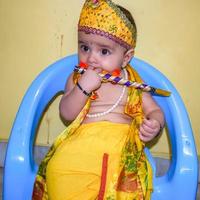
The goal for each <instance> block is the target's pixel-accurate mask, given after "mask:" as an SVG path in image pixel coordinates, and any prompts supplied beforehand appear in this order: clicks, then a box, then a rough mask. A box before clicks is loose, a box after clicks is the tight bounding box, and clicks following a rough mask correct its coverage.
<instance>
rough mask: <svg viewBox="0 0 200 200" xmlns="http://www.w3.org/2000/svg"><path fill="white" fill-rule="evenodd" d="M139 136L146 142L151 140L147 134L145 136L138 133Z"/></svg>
mask: <svg viewBox="0 0 200 200" xmlns="http://www.w3.org/2000/svg"><path fill="white" fill-rule="evenodd" d="M139 137H140V139H141V140H142V141H143V142H148V141H150V140H151V137H149V136H145V135H143V134H141V133H140V134H139Z"/></svg>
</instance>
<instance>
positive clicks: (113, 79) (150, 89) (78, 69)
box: [74, 66, 171, 97]
mask: <svg viewBox="0 0 200 200" xmlns="http://www.w3.org/2000/svg"><path fill="white" fill-rule="evenodd" d="M85 71H86V69H84V68H82V67H79V66H75V68H74V72H77V73H79V74H83V73H84V72H85ZM98 75H99V76H100V77H101V78H102V79H103V80H107V81H110V82H112V83H117V84H120V85H125V86H127V87H134V88H136V89H139V90H142V91H144V92H150V93H152V94H157V95H161V96H166V97H168V96H170V94H171V92H169V91H167V90H163V89H159V88H155V87H152V86H150V85H147V84H145V83H138V82H136V81H129V80H126V79H124V78H121V77H118V76H112V75H111V74H109V73H98Z"/></svg>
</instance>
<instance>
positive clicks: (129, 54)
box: [122, 48, 134, 67]
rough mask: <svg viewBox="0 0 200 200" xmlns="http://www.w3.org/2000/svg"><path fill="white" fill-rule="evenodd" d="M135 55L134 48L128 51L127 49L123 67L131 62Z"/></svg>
mask: <svg viewBox="0 0 200 200" xmlns="http://www.w3.org/2000/svg"><path fill="white" fill-rule="evenodd" d="M133 55H134V49H132V48H131V49H129V50H128V51H126V53H125V54H124V61H123V64H122V67H125V66H126V65H127V64H128V63H129V62H130V60H131V58H132V57H133Z"/></svg>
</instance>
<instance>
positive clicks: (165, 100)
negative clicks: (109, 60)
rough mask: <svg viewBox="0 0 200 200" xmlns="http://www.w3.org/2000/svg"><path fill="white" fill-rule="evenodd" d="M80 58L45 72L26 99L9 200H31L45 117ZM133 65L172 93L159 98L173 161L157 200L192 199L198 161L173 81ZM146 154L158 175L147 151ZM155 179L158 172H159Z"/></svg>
mask: <svg viewBox="0 0 200 200" xmlns="http://www.w3.org/2000/svg"><path fill="white" fill-rule="evenodd" d="M77 62H78V60H77V55H72V56H69V57H65V58H64V59H61V60H59V61H57V62H56V63H54V64H52V65H51V66H49V67H48V68H47V69H45V70H44V71H43V72H42V73H41V74H40V75H39V76H38V77H37V78H36V80H34V81H33V83H32V84H31V86H30V87H29V89H28V91H27V93H26V94H25V96H24V98H23V101H22V103H21V106H20V108H19V111H18V113H17V115H16V119H15V122H14V125H13V128H12V131H11V134H10V139H9V143H8V147H7V153H6V159H5V171H4V179H3V199H4V200H13V199H15V200H30V199H31V195H32V189H33V183H34V178H35V175H36V172H37V169H38V166H37V165H36V163H35V161H34V159H33V145H34V138H35V133H36V129H37V126H38V122H39V120H40V118H41V115H42V113H43V111H44V109H45V107H46V106H47V104H48V103H49V102H50V100H51V99H52V98H53V97H54V96H55V95H56V94H57V93H58V92H60V91H63V89H64V86H65V83H66V78H67V76H68V75H69V74H70V73H71V72H72V70H73V68H74V66H75V65H76V64H77ZM131 65H132V66H134V68H135V69H136V70H137V71H138V72H139V73H140V75H141V76H142V78H143V80H145V82H146V83H148V84H150V85H152V86H155V87H158V88H162V89H166V90H169V91H171V92H172V94H171V96H170V97H160V96H155V100H156V101H157V102H158V104H159V105H160V106H161V107H162V109H163V110H164V113H165V117H166V122H167V127H168V130H169V138H170V142H171V151H172V160H171V164H170V167H169V169H168V171H167V173H166V174H165V175H164V176H162V177H155V176H154V180H153V181H154V192H153V194H152V199H153V200H169V199H181V200H193V199H195V197H196V191H197V183H198V180H197V179H198V162H197V161H198V160H197V153H196V149H195V143H194V138H193V133H192V129H191V126H190V121H189V118H188V115H187V111H186V109H185V107H184V104H183V102H182V100H181V97H180V96H179V94H178V92H177V91H176V89H175V88H174V87H173V85H172V84H171V83H170V81H169V80H168V79H167V78H166V77H165V76H164V75H162V74H161V73H160V72H159V71H158V70H156V69H155V68H154V67H152V66H151V65H149V64H147V63H145V62H143V61H142V60H139V59H136V58H133V59H132V61H131ZM146 153H147V155H148V157H149V160H150V162H151V164H152V166H153V169H154V172H155V170H156V167H155V163H154V160H153V158H152V157H151V154H150V153H149V151H148V149H146ZM154 174H155V173H154Z"/></svg>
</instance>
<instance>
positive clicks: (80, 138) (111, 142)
mask: <svg viewBox="0 0 200 200" xmlns="http://www.w3.org/2000/svg"><path fill="white" fill-rule="evenodd" d="M128 130H129V125H128V124H117V123H112V122H108V121H101V122H96V123H95V122H94V123H88V124H83V125H81V126H80V127H79V128H78V129H77V131H76V135H72V136H71V137H70V138H68V140H66V141H64V142H63V143H62V144H61V145H60V147H59V148H58V149H57V151H56V153H55V154H54V156H53V157H52V159H51V160H50V161H49V163H48V166H47V190H48V194H49V198H50V199H53V200H69V199H73V200H80V199H83V200H84V199H86V200H89V199H91V200H94V199H97V197H98V194H99V190H100V184H101V174H102V163H103V156H104V154H107V155H108V163H107V177H106V186H108V185H109V182H110V181H109V180H111V179H112V176H113V174H114V173H117V171H118V167H119V161H120V155H121V151H122V148H123V145H124V142H125V140H126V137H127V134H128Z"/></svg>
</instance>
